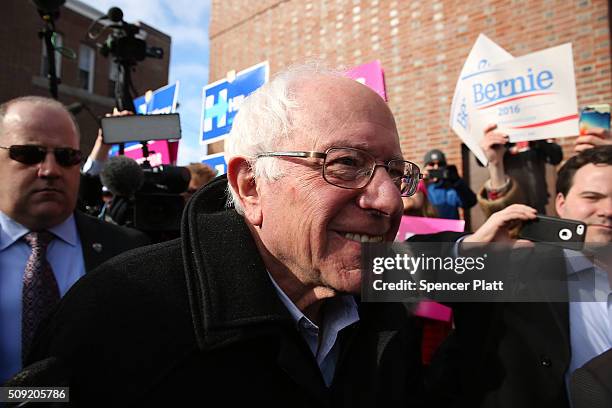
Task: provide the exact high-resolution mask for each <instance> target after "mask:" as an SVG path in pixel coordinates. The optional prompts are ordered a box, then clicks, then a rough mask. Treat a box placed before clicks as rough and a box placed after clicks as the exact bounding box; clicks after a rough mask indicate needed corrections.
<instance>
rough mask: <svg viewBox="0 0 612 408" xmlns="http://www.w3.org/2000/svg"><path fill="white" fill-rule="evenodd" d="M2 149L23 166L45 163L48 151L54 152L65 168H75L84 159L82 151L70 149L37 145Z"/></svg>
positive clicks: (57, 160) (3, 147) (13, 146)
mask: <svg viewBox="0 0 612 408" xmlns="http://www.w3.org/2000/svg"><path fill="white" fill-rule="evenodd" d="M0 149H6V150H8V151H9V157H10V158H11V159H13V160H15V161H18V162H19V163H23V164H38V163H41V162H43V161H45V157H46V156H47V151H48V150H52V151H53V154H54V155H55V161H56V162H57V163H58V164H59V165H60V166H63V167H71V166H75V165H77V164H79V163H80V162H81V159H82V154H81V151H80V150H77V149H71V148H70V147H56V148H49V147H45V146H37V145H12V146H9V147H5V146H0Z"/></svg>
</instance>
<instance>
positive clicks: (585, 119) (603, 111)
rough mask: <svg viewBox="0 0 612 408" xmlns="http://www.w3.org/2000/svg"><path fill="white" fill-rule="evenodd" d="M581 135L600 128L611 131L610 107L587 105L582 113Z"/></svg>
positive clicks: (605, 105)
mask: <svg viewBox="0 0 612 408" xmlns="http://www.w3.org/2000/svg"><path fill="white" fill-rule="evenodd" d="M579 123H580V125H579V126H580V135H581V136H584V135H586V134H588V133H589V130H590V129H593V128H600V129H607V130H608V131H609V130H610V105H609V104H607V103H603V104H599V105H587V106H585V107H584V108H582V110H581V111H580V122H579Z"/></svg>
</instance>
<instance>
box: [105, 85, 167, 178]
mask: <svg viewBox="0 0 612 408" xmlns="http://www.w3.org/2000/svg"><path fill="white" fill-rule="evenodd" d="M178 92H179V81H176V82H175V83H174V84H168V85H166V86H164V87H161V88H159V89H156V90H155V91H147V92H146V93H145V94H144V95H142V96H139V97H138V98H135V99H134V107H135V108H136V114H138V115H149V114H160V113H174V112H176V105H177V103H178ZM143 137H144V138H146V135H143ZM178 143H179V142H170V141H167V140H155V141H151V142H148V143H147V147H148V148H149V151H150V152H152V153H151V156H149V158H148V160H149V162H150V163H151V166H157V165H160V164H172V163H176V157H177V152H178ZM109 154H110V156H116V155H117V154H119V147H118V146H117V145H115V146H113V147H112V148H111V151H110V153H109ZM125 155H126V156H127V157H131V158H133V159H134V160H136V161H138V162H139V163H141V162H143V161H144V158H143V157H142V145H141V144H140V143H137V142H132V143H126V144H125Z"/></svg>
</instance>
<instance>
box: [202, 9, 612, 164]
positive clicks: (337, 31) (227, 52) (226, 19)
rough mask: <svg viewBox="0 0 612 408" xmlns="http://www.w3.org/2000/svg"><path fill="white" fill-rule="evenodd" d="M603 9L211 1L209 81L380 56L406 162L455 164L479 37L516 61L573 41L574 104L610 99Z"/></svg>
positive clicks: (348, 63)
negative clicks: (253, 70) (467, 78)
mask: <svg viewBox="0 0 612 408" xmlns="http://www.w3.org/2000/svg"><path fill="white" fill-rule="evenodd" d="M608 9H609V5H608V2H607V1H604V0H590V1H589V0H581V1H561V0H559V1H521V0H514V1H472V0H470V1H463V2H459V1H433V2H432V1H418V0H414V1H384V0H381V1H376V0H372V1H359V0H353V1H351V0H345V1H325V0H323V1H307V0H305V1H302V0H299V1H298V0H288V1H272V0H269V1H261V2H252V1H248V0H233V1H222V0H213V3H212V16H211V25H210V38H211V57H210V82H212V81H215V80H217V79H220V78H222V77H224V76H225V74H226V72H227V71H229V70H231V69H235V70H241V69H244V68H246V67H248V66H250V65H253V64H256V63H258V62H261V61H263V60H268V61H270V67H271V71H272V72H276V71H278V70H279V69H280V68H282V67H284V66H287V65H289V64H291V63H293V62H296V61H301V60H304V59H307V58H309V57H311V58H312V57H316V56H321V57H323V58H324V59H326V60H328V61H330V62H331V63H332V64H340V65H345V66H347V67H351V66H354V65H358V64H361V63H364V62H368V61H370V60H373V59H380V60H381V62H382V65H383V68H384V69H385V79H386V84H387V92H388V95H389V104H390V106H391V108H392V110H393V112H394V113H395V115H396V117H397V120H398V126H399V131H400V135H401V138H402V148H403V150H404V153H405V155H406V157H407V158H410V159H414V160H417V161H420V160H421V159H422V156H423V154H424V153H425V151H426V150H428V149H429V148H432V147H439V148H442V149H443V150H445V151H446V152H447V153H448V155H449V157H450V160H452V161H456V162H458V161H459V160H460V145H459V141H458V139H457V137H456V136H455V135H454V134H453V133H451V131H450V129H449V128H448V126H447V123H448V114H449V108H450V100H451V97H452V92H453V91H454V87H455V82H456V80H457V75H458V74H459V71H460V70H461V66H462V64H463V62H464V60H465V58H466V57H467V54H468V52H469V50H470V48H471V47H472V45H473V43H474V41H475V40H476V37H477V36H478V34H479V33H481V32H482V33H484V34H486V35H487V36H489V37H490V38H491V39H492V40H493V41H495V42H497V43H498V44H500V45H501V46H502V47H504V48H506V49H507V50H508V51H509V52H511V53H512V54H513V55H515V56H520V55H524V54H527V53H530V52H533V51H537V50H541V49H544V48H547V47H551V46H554V45H559V44H562V43H565V42H572V43H573V46H574V60H575V70H576V82H577V88H578V102H579V104H580V105H583V104H587V103H597V102H610V101H611V100H612V90H611V85H610V84H611V71H610V68H611V59H610V49H611V48H610V29H609V20H608ZM564 144H565V143H564Z"/></svg>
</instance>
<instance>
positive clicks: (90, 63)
mask: <svg viewBox="0 0 612 408" xmlns="http://www.w3.org/2000/svg"><path fill="white" fill-rule="evenodd" d="M84 48H87V49H89V50H90V51H91V52H90V53H89V61H88V66H89V68H90V69H89V71H88V72H89V78H88V79H87V89H86V91H87V92H90V93H93V86H94V76H95V72H96V50H95V49H94V48H93V47H91V46H89V45H87V44H80V45H79V57H78V58H79V59H78V68H79V75H80V73H81V52H82V50H83V49H84ZM79 80H80V78H79ZM80 85H81V84H80V83H79V86H80Z"/></svg>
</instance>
